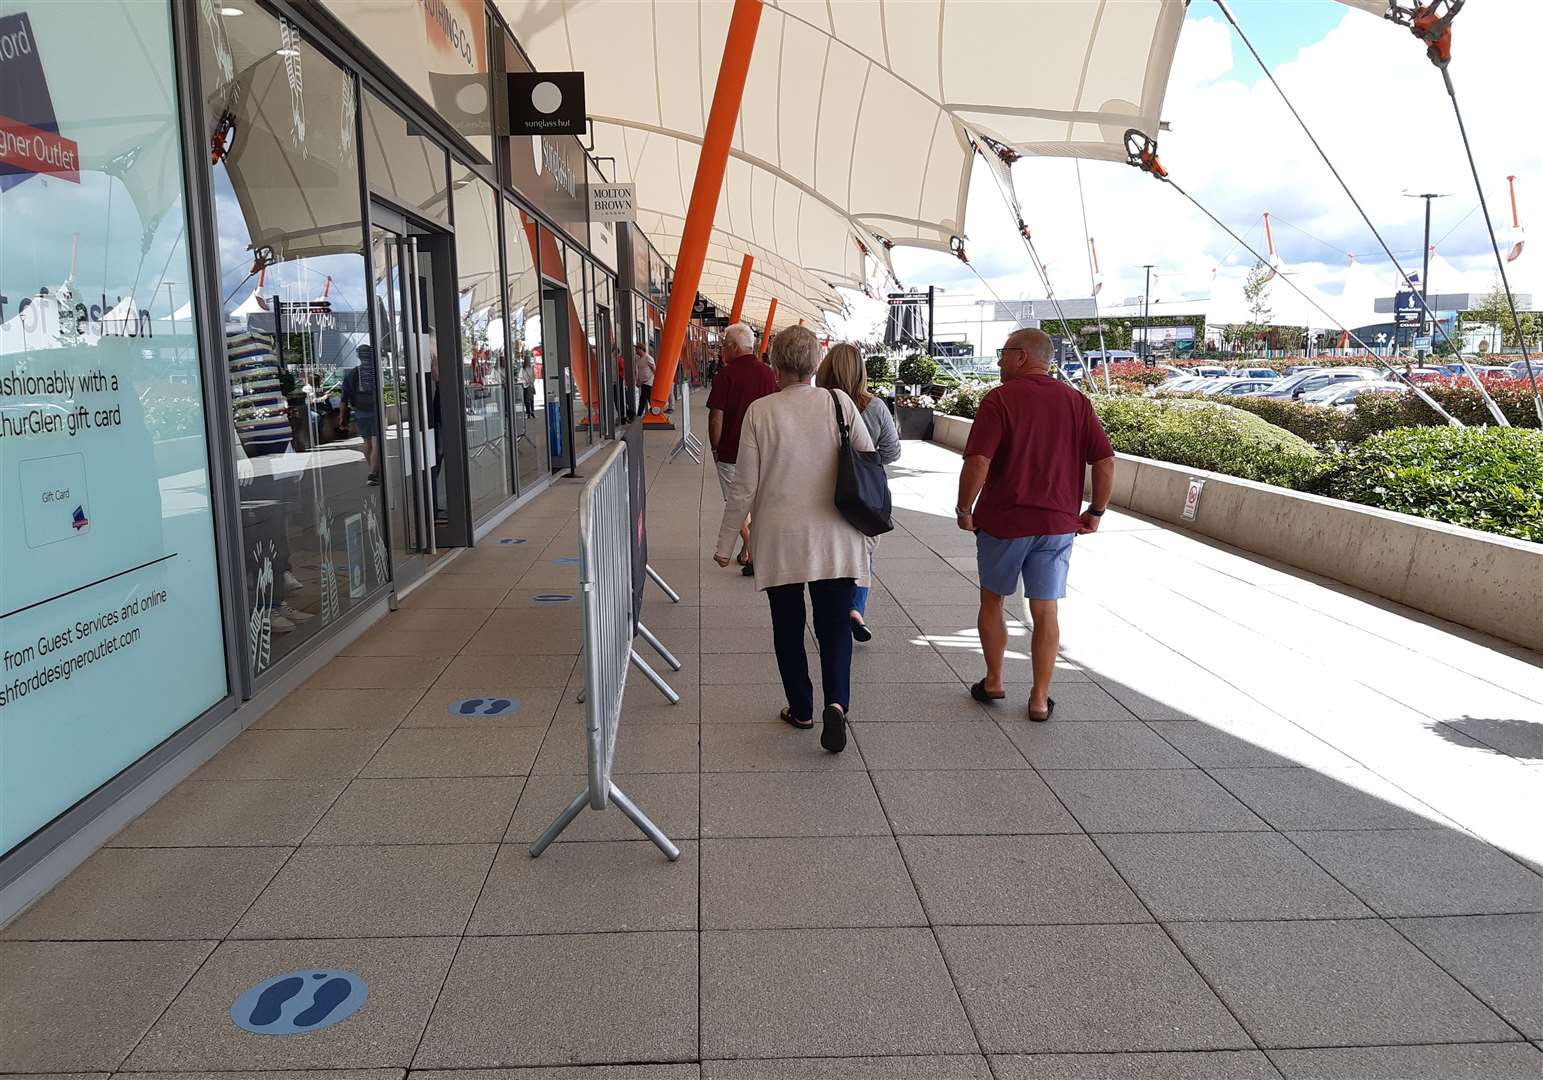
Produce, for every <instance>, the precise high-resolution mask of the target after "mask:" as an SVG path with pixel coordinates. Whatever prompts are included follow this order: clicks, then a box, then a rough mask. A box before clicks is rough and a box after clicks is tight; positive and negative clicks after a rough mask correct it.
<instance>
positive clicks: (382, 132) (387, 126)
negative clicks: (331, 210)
mask: <svg viewBox="0 0 1543 1080" xmlns="http://www.w3.org/2000/svg"><path fill="white" fill-rule="evenodd" d="M447 164H448V162H447V161H446V158H445V151H444V150H443V149H441V148H440V147H439V146H438V145H436V144H435V143H434V142H432V141H431V140H429V139H427V138H424V137H423V136H422V135H420V134H418V129H417V127H416V125H414V124H413V123H412V122H411V121H409V120H404V119H403V118H402V117H401V116H399V115H397V113H396V112H395V111H394V110H393V109H392V108H391V107H390V106H389V105H387V104H386V103H385V102H383V101H381V100H380V99H379V98H377V97H376V96H375V95H374V94H372V93H371V92H370V91H368V90H366V91H365V92H364V171H365V175H366V176H367V177H369V181H370V190H371V191H373V192H375V193H376V194H378V195H383V196H385V197H386V198H387V199H388V200H390V201H391V202H394V203H396V204H397V205H398V206H405V207H407V208H408V209H410V210H413V211H416V212H417V213H419V214H421V215H423V216H424V217H426V218H428V219H429V220H430V221H436V222H438V223H439V224H441V225H449V224H450V186H449V182H448V175H449V173H448V170H447Z"/></svg>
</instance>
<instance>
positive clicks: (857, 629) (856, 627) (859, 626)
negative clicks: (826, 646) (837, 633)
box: [851, 619, 873, 642]
mask: <svg viewBox="0 0 1543 1080" xmlns="http://www.w3.org/2000/svg"><path fill="white" fill-rule="evenodd" d="M851 622H852V640H853V641H864V642H866V641H872V640H873V631H872V630H869V629H868V624H867V623H860V622H858V621H857V620H856V619H853V620H851Z"/></svg>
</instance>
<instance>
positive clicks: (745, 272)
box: [729, 255, 755, 326]
mask: <svg viewBox="0 0 1543 1080" xmlns="http://www.w3.org/2000/svg"><path fill="white" fill-rule="evenodd" d="M754 262H755V256H754V255H746V256H745V261H744V262H742V263H740V264H739V285H738V286H737V287H736V288H735V289H734V310H733V311H731V312H729V325H730V326H732V325H734V324H735V323H737V322H739V317H740V316H741V315H743V314H744V313H745V293H746V292H747V291H748V290H749V288H750V266H751V264H752V263H754Z"/></svg>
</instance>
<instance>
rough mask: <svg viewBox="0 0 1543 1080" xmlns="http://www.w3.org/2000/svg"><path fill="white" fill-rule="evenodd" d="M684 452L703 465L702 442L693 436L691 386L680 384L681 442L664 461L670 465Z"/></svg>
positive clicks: (685, 383) (684, 383)
mask: <svg viewBox="0 0 1543 1080" xmlns="http://www.w3.org/2000/svg"><path fill="white" fill-rule="evenodd" d="M682 450H684V451H685V452H686V453H687V454H689V455H690V456H691V460H692V461H694V462H696V463H697V464H698V465H700V464H702V440H701V439H698V438H697V437H696V436H695V435H693V434H691V384H690V383H688V382H682V383H681V384H680V441H679V442H677V443H676V444H675V447H674V449H672V450H671V451H670V456H669V457H667V458H665V459H664V463H665V464H666V465H668V464H669V463H670V462H672V461H674V460H675V456H676V455H677V454H679V453H680V452H681V451H682Z"/></svg>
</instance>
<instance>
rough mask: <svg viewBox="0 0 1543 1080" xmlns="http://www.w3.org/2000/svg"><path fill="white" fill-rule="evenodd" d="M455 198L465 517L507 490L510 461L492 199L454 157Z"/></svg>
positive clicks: (490, 506)
mask: <svg viewBox="0 0 1543 1080" xmlns="http://www.w3.org/2000/svg"><path fill="white" fill-rule="evenodd" d="M451 189H452V192H453V198H454V201H455V254H456V274H457V276H458V279H459V280H458V283H457V286H456V311H457V314H458V315H459V317H460V320H461V323H460V337H461V368H462V379H463V382H464V384H465V395H466V454H467V460H468V467H469V470H470V477H471V510H472V519H473V520H477V519H479V518H482V517H484V516H486V515H487V514H488V513H490V512H491V511H493V510H495V509H497V508H498V506H499V505H500V504H501V503H503V502H504V501H505V500H506V499H508V498H509V496H510V495H512V494H513V493H514V487H513V477H512V474H511V470H510V463H509V440H508V422H509V387H508V384H507V383H506V382H505V380H504V328H503V319H504V315H503V308H502V304H501V302H500V293H501V292H502V287H501V283H500V281H499V278H498V202H497V196H496V195H495V194H494V193H493V189H492V187H490V186H489V185H487V184H485V183H483V182H482V181H481V180H479V179H478V178H477V177H476V176H475V175H474V174H473V173H472V171H471V170H470V169H468V168H466V167H465V166H462V165H460V164H459V163H458V164H457V165H456V166H455V179H454V180H453V181H452V183H451Z"/></svg>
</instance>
